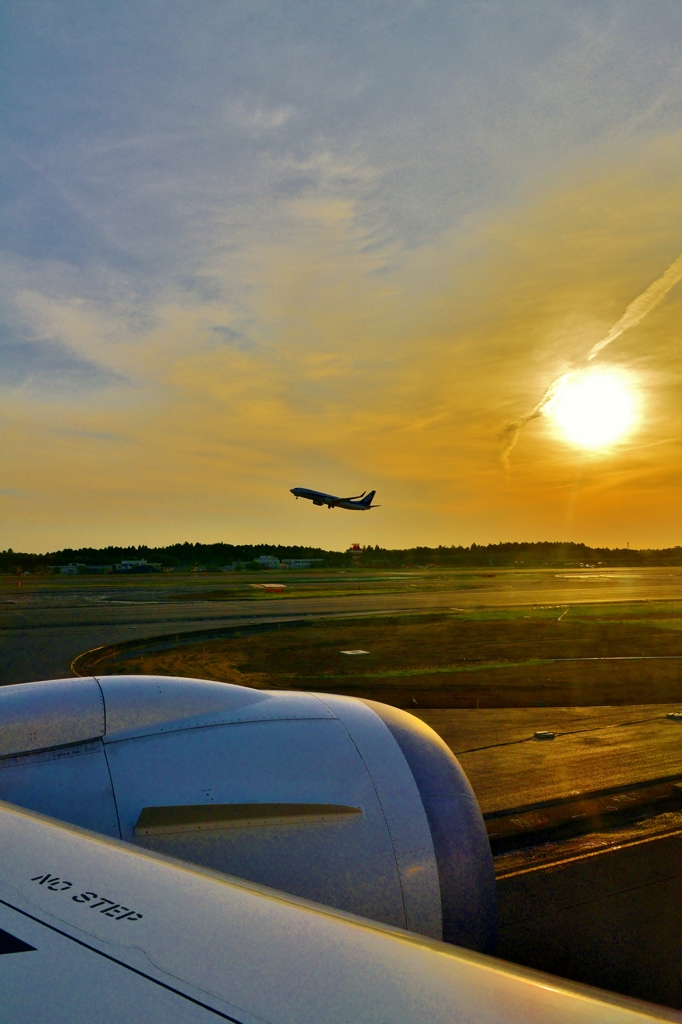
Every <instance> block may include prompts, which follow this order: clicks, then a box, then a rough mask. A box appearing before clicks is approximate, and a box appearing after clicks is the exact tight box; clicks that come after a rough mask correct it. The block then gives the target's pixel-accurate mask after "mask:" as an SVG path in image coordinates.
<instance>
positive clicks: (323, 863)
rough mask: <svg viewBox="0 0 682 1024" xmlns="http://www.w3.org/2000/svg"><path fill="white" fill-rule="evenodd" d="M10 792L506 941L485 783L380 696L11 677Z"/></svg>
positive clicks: (356, 901)
mask: <svg viewBox="0 0 682 1024" xmlns="http://www.w3.org/2000/svg"><path fill="white" fill-rule="evenodd" d="M0 799H2V800H6V801H9V802H10V803H14V804H18V805H19V806H22V807H26V808H28V809H30V810H33V811H38V812H41V813H43V814H47V815H50V816H51V817H54V818H58V819H61V820H62V821H66V822H69V823H71V824H73V825H78V826H82V827H84V828H88V829H92V830H93V831H95V832H99V833H103V834H104V835H107V836H114V837H119V838H121V839H123V840H125V841H126V842H129V843H134V844H136V845H138V846H143V847H146V848H148V849H149V850H152V851H156V852H158V853H161V854H166V855H168V856H171V857H175V858H178V859H180V860H184V861H189V862H192V863H194V864H198V865H201V866H203V867H205V868H209V869H213V870H215V871H219V872H223V873H225V874H229V875H235V876H237V877H239V878H242V879H247V880H249V881H251V882H255V883H259V884H262V885H266V886H269V887H271V888H273V889H278V890H280V891H283V892H286V893H290V894H292V895H294V896H299V897H303V898H305V899H308V900H314V901H315V902H318V903H323V904H326V905H328V906H332V907H336V908H338V909H340V910H345V911H349V912H351V913H354V914H359V915H362V916H363V917H368V918H371V919H373V920H376V921H381V922H384V923H387V924H391V925H396V926H398V927H401V928H407V929H409V930H411V931H414V932H418V933H421V934H423V935H427V936H430V937H433V938H436V939H440V938H442V939H445V940H446V941H448V942H453V943H456V944H457V945H461V946H466V947H469V948H472V949H478V950H482V951H486V952H492V951H493V950H494V945H495V932H496V917H497V908H496V895H495V879H494V874H493V865H492V857H491V853H490V846H489V843H488V839H487V835H486V831H485V827H484V824H483V819H482V817H481V813H480V811H479V808H478V805H477V803H476V799H475V797H474V794H473V792H472V790H471V787H470V786H469V783H468V781H467V779H466V777H465V775H464V773H463V772H462V770H461V768H460V766H459V764H458V763H457V761H456V759H455V758H454V756H453V755H452V753H451V752H450V750H449V749H448V747H447V746H446V745H445V743H444V742H443V741H442V740H441V739H440V737H439V736H437V735H436V733H434V732H433V731H432V730H431V729H430V728H429V727H428V726H426V725H425V724H424V723H423V722H421V721H420V720H419V719H417V718H415V717H414V716H413V715H410V714H408V713H406V712H404V711H399V710H397V709H396V708H392V707H388V706H386V705H384V704H379V703H376V702H374V701H365V700H360V699H358V698H354V697H339V696H332V695H329V694H311V693H297V692H285V691H266V690H255V689H250V688H248V687H243V686H235V685H231V684H229V683H218V682H208V681H205V680H197V679H176V678H169V677H162V676H158V677H157V676H101V677H98V678H95V677H90V678H78V679H61V680H51V681H47V682H36V683H24V684H22V685H18V686H5V687H2V688H0ZM26 856H27V858H28V859H30V851H29V850H27V851H26ZM38 867H40V865H38V866H37V867H36V870H37V868H38ZM50 867H51V870H53V871H57V870H58V869H57V867H56V866H55V865H51V866H50ZM59 870H63V871H65V872H66V871H67V870H68V865H64V866H63V869H62V868H61V866H60V867H59Z"/></svg>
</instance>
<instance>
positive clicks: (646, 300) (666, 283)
mask: <svg viewBox="0 0 682 1024" xmlns="http://www.w3.org/2000/svg"><path fill="white" fill-rule="evenodd" d="M678 281H682V256H678V257H677V259H676V260H675V262H674V263H671V264H670V266H669V267H668V269H667V270H666V272H665V274H664V275H663V277H659V279H658V281H654V283H653V284H650V285H649V287H648V288H647V290H646V291H645V292H642V294H641V295H639V296H638V297H637V298H636V299H635V301H634V302H631V303H630V305H629V306H628V308H627V309H626V310H625V312H624V313H623V315H622V317H621V318H620V320H618V321H617V323H615V324H614V325H613V327H612V328H611V330H610V331H609V333H608V334H607V335H606V337H605V338H602V340H601V341H598V342H597V344H596V345H593V346H592V348H591V349H590V352H589V355H588V357H587V359H588V361H589V360H590V359H594V357H595V356H596V354H597V353H598V352H601V350H602V349H604V348H606V346H607V345H610V344H611V342H612V341H615V340H616V338H618V337H619V336H620V335H621V334H622V333H623V331H628V330H629V329H630V328H631V327H636V326H637V324H638V323H641V321H642V320H643V319H644V317H645V316H648V315H649V313H650V312H651V310H652V309H654V308H655V307H656V306H657V305H658V304H659V302H663V299H664V298H665V297H666V295H667V294H668V292H669V291H670V289H671V288H674V286H675V285H676V284H677V282H678Z"/></svg>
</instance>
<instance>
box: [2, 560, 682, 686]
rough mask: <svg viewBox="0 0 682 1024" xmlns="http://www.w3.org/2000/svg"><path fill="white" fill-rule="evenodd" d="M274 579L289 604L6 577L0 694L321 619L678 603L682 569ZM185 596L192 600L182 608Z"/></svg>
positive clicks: (128, 582)
mask: <svg viewBox="0 0 682 1024" xmlns="http://www.w3.org/2000/svg"><path fill="white" fill-rule="evenodd" d="M254 578H255V577H254ZM259 578H260V577H259ZM267 578H268V579H270V578H274V577H267ZM280 578H286V579H287V581H288V585H289V586H290V588H291V589H292V591H293V593H295V595H296V596H293V594H292V596H291V597H288V596H284V597H282V596H274V595H273V596H269V595H268V596H267V597H265V598H264V599H262V600H254V599H253V591H249V585H250V584H249V579H251V577H249V578H248V579H246V580H244V582H241V581H240V580H237V581H236V582H235V580H234V576H232V577H226V576H225V575H221V576H220V577H216V576H210V577H203V578H201V577H200V578H197V577H194V578H191V577H185V578H182V577H171V578H170V579H169V577H168V576H159V577H154V578H150V577H140V578H137V579H125V580H121V579H120V578H107V577H91V576H82V577H78V576H76V577H70V578H68V577H67V578H55V577H33V578H30V579H27V578H23V579H22V581H21V587H19V586H17V582H16V581H15V580H14V579H12V578H8V577H5V578H4V579H3V580H2V582H1V583H0V685H7V684H11V683H21V682H28V681H30V680H36V679H50V678H61V677H66V676H69V675H71V672H70V668H69V666H70V665H71V662H72V661H73V659H74V658H75V657H76V656H77V655H78V654H80V653H82V652H83V651H86V650H90V649H92V648H94V647H100V646H103V645H105V644H112V643H120V642H121V641H123V640H132V639H136V638H140V639H141V638H145V637H151V636H158V635H162V634H168V633H171V632H173V631H174V630H177V631H178V632H179V633H186V632H188V631H190V630H197V631H200V630H205V629H211V628H217V627H221V626H230V625H234V624H237V623H250V622H266V621H270V622H277V621H288V620H293V619H304V618H309V617H317V616H327V615H344V616H345V615H367V614H390V613H395V612H402V613H406V612H411V611H415V612H418V611H428V610H436V609H438V610H447V609H449V608H457V609H470V608H471V609H475V608H495V607H507V606H513V605H534V606H538V605H553V606H561V605H566V606H569V605H572V604H580V603H585V602H612V601H618V602H629V601H676V600H681V599H682V569H679V568H676V567H672V568H669V567H663V568H656V569H636V570H634V569H604V570H602V569H592V568H586V569H565V570H561V569H541V570H535V569H532V570H523V569H518V570H492V569H491V570H484V569H481V570H471V569H470V570H461V571H447V570H446V571H441V570H433V571H429V570H426V571H420V572H414V573H413V572H409V573H407V572H406V573H396V572H395V571H391V572H386V573H376V572H374V573H371V574H369V573H358V574H357V575H356V574H351V573H348V574H336V575H313V574H312V573H311V574H309V575H307V576H301V575H299V576H298V577H295V578H290V577H285V576H284V575H283V574H280V575H278V576H277V579H278V580H279V579H280ZM226 584H229V586H230V587H231V588H232V591H234V592H236V593H241V592H243V593H244V598H243V599H236V600H204V599H203V593H204V592H205V591H206V592H208V591H215V590H216V588H217V587H220V586H223V587H224V586H226ZM239 588H241V590H240V589H239ZM188 592H189V593H190V594H191V598H192V599H191V600H187V599H186V595H187V593H188ZM337 592H339V593H337ZM247 595H248V596H247ZM318 595H319V596H318Z"/></svg>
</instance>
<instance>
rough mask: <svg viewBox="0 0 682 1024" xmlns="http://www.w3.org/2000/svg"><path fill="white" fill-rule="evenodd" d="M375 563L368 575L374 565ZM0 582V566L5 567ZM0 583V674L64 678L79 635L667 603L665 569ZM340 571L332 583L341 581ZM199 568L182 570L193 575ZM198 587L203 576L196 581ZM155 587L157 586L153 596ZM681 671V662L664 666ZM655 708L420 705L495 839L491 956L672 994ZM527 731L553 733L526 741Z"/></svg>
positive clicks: (668, 846) (673, 954)
mask: <svg viewBox="0 0 682 1024" xmlns="http://www.w3.org/2000/svg"><path fill="white" fill-rule="evenodd" d="M385 578H386V577H384V579H385ZM11 582H12V583H13V581H11ZM61 582H62V581H57V585H56V586H50V585H48V584H40V583H39V584H36V585H33V583H32V582H31V583H29V584H28V585H26V584H24V586H23V587H22V588H21V593H20V592H19V587H16V589H14V588H13V587H10V586H7V587H4V586H3V587H2V591H1V592H0V685H6V684H10V683H19V682H25V681H29V680H36V679H46V678H48V679H49V678H59V677H66V676H69V675H71V674H72V673H71V671H70V665H71V662H72V661H73V659H74V658H75V657H76V656H77V655H78V654H81V653H82V652H83V651H86V650H89V649H92V648H94V647H98V646H102V645H106V644H112V643H119V642H121V641H124V640H131V639H135V638H139V639H142V638H146V637H153V636H158V635H163V634H169V633H171V632H173V631H177V632H178V633H186V632H188V631H195V630H196V631H200V630H205V629H210V628H217V627H223V626H224V627H229V626H231V625H237V624H246V623H252V622H253V623H255V622H266V621H290V620H292V619H304V618H308V617H319V616H322V615H334V616H337V615H344V616H345V615H363V614H368V613H372V614H387V613H391V612H396V611H400V612H406V611H424V610H428V609H431V608H434V609H435V608H442V609H445V608H449V607H457V608H472V607H501V606H509V605H522V604H526V605H528V604H530V605H541V604H547V605H549V604H551V605H556V606H559V605H562V604H566V605H568V604H572V603H583V602H586V601H587V602H592V601H599V602H603V601H647V600H679V599H680V595H681V594H682V589H681V585H682V570H677V569H660V570H608V572H606V571H605V572H598V571H596V570H591V569H590V570H587V569H586V570H585V571H584V572H583V571H582V570H580V571H578V570H570V571H569V570H565V571H561V570H552V571H547V572H544V573H537V572H533V573H530V572H529V573H527V574H525V573H523V572H520V573H518V574H517V575H516V578H513V579H511V578H510V575H509V574H506V575H505V574H503V573H500V574H491V575H489V576H488V577H487V578H486V579H485V580H484V581H482V585H480V586H479V585H478V584H476V585H474V586H472V587H471V588H470V589H461V588H460V589H455V588H452V589H451V588H448V587H444V588H443V589H435V590H430V591H428V590H427V591H415V592H410V593H405V591H404V588H403V589H402V590H396V592H394V593H392V592H384V593H370V594H367V593H365V594H353V595H343V596H342V595H339V596H334V595H333V594H332V595H331V596H325V597H315V596H312V595H311V596H310V597H305V598H298V597H297V598H284V599H282V598H273V599H271V600H263V601H258V602H255V601H253V600H244V601H240V600H235V601H225V602H220V603H218V602H212V601H201V600H199V601H197V600H193V601H183V600H176V601H174V600H172V590H173V589H174V588H175V589H177V591H178V594H179V593H180V592H181V591H182V590H183V589H184V591H185V592H186V591H187V582H186V581H182V582H180V581H178V584H177V587H176V585H175V582H174V584H173V588H171V589H170V590H169V589H168V588H167V587H166V588H164V594H163V596H162V597H161V596H160V595H159V593H158V592H156V590H155V588H154V587H145V588H141V587H137V586H135V585H134V584H132V585H130V586H126V587H121V586H120V581H119V585H117V586H116V587H115V588H114V587H112V588H111V589H110V590H107V587H106V584H105V581H101V583H100V585H98V587H97V588H96V589H93V587H92V586H91V585H90V583H89V581H87V580H86V581H85V582H84V583H83V585H82V586H81V585H79V584H80V581H77V580H73V581H69V584H70V585H69V586H68V587H61V586H59V584H60V583H61ZM346 582H348V581H346ZM198 584H199V581H192V585H193V587H194V586H197V585H198ZM210 584H211V585H212V586H215V579H213V580H211V581H210ZM169 596H171V600H170V601H169V600H168V598H169ZM681 671H682V668H681ZM679 710H682V708H679V707H677V706H674V705H670V706H659V705H654V706H638V707H630V708H627V707H618V708H531V709H504V710H502V709H484V710H480V711H477V710H465V711H461V710H455V711H431V712H429V711H424V712H421V713H420V714H421V717H422V718H424V720H425V721H427V722H428V723H429V724H431V725H432V726H433V727H434V728H435V729H436V730H437V731H438V732H440V733H441V735H442V736H443V737H444V739H445V740H446V742H448V744H449V745H450V747H451V749H453V751H454V752H455V753H456V754H457V756H458V758H459V759H460V761H461V763H462V765H463V767H464V769H465V771H466V772H467V775H468V777H469V779H470V781H471V783H472V786H473V788H474V791H475V792H476V795H477V797H478V799H479V803H480V805H481V808H482V810H483V813H484V815H485V817H486V823H487V827H488V831H489V835H490V836H491V841H492V843H493V849H494V851H495V843H497V844H498V848H497V851H496V857H495V861H496V872H497V876H498V895H499V906H500V944H499V950H498V952H499V955H500V956H501V957H503V958H505V959H508V960H511V961H515V962H517V963H521V964H525V965H528V966H531V967H534V968H537V969H540V970H543V971H548V972H550V973H552V974H558V975H561V976H563V977H567V978H571V979H574V980H577V981H581V982H586V983H588V984H592V985H596V986H599V987H602V988H606V989H610V990H613V991H616V992H621V993H623V994H626V995H631V996H637V997H639V998H642V999H647V1000H651V1001H653V1002H658V1003H661V1004H664V1005H667V1006H671V1007H675V1008H679V1009H682V971H680V963H681V962H682V803H680V792H679V791H676V790H675V788H674V787H675V785H676V780H678V779H679V780H682V722H679V721H677V720H674V719H669V718H667V717H666V715H667V714H668V713H674V712H676V711H679ZM536 732H553V733H554V739H553V740H549V741H548V740H544V741H541V740H539V739H536V738H535V733H536Z"/></svg>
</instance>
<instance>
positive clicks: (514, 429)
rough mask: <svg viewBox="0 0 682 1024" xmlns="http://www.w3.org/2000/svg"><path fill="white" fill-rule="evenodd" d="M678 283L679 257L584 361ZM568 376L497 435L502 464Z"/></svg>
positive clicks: (681, 271) (680, 274) (555, 382)
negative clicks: (522, 432)
mask: <svg viewBox="0 0 682 1024" xmlns="http://www.w3.org/2000/svg"><path fill="white" fill-rule="evenodd" d="M679 281H682V256H678V257H677V259H676V260H675V262H674V263H671V264H670V266H669V267H668V269H667V270H666V272H665V274H663V276H662V277H659V278H658V280H656V281H654V283H653V284H650V285H649V287H648V288H647V290H646V291H644V292H642V294H641V295H639V296H638V297H637V298H636V299H635V300H634V301H633V302H631V303H630V305H629V306H628V307H627V309H626V310H625V312H624V313H623V315H622V317H621V318H620V320H617V321H616V323H615V324H614V325H613V327H612V328H611V330H610V331H609V333H608V334H607V335H606V337H604V338H602V340H601V341H598V342H597V343H596V345H593V346H592V348H591V349H590V351H589V352H588V354H587V360H586V362H590V360H592V359H594V357H595V356H596V355H597V354H598V353H599V352H601V351H602V350H603V349H605V348H606V346H607V345H610V344H611V342H612V341H615V340H616V338H619V337H620V335H621V334H623V332H624V331H628V330H629V329H630V328H631V327H636V326H637V324H639V323H641V322H642V320H643V319H644V317H645V316H648V314H649V313H650V312H651V310H652V309H654V308H655V307H656V306H657V305H658V304H659V302H662V301H663V299H664V298H665V297H666V295H667V294H668V292H669V291H670V289H671V288H674V286H675V285H676V284H677V283H678V282H679ZM568 376H569V374H568V373H562V374H561V376H560V377H557V378H556V380H553V381H552V383H551V384H550V385H549V387H548V388H547V390H546V391H545V393H544V395H543V396H542V398H541V399H540V401H539V402H538V403H537V405H536V406H535V407H534V408H533V409H532V410H531V412H529V413H527V414H526V415H525V416H520V417H519V419H517V420H514V421H513V422H512V423H509V424H507V426H506V427H505V428H504V430H503V431H502V432H501V434H500V441H501V443H502V451H501V452H500V456H501V459H502V462H503V463H508V461H509V456H510V454H511V451H512V449H513V447H514V445H515V444H516V442H517V441H518V438H519V434H520V433H521V431H522V430H523V428H524V427H525V425H526V424H527V423H530V421H531V420H535V419H537V418H538V416H541V415H542V413H543V412H544V410H545V409H546V407H547V406H548V405H549V403H550V402H551V401H552V399H553V398H554V396H555V395H556V393H557V390H558V388H559V386H560V384H561V383H562V381H564V380H565V379H566V377H568Z"/></svg>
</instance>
